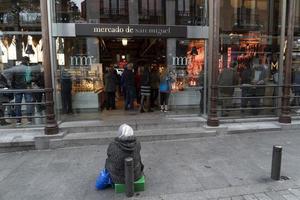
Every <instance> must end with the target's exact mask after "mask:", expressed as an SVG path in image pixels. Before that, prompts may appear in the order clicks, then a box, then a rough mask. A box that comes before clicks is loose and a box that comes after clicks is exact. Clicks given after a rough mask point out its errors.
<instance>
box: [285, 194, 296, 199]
mask: <svg viewBox="0 0 300 200" xmlns="http://www.w3.org/2000/svg"><path fill="white" fill-rule="evenodd" d="M282 196H283V197H284V198H285V199H286V200H299V199H300V198H299V197H296V196H295V195H293V194H284V195H282Z"/></svg>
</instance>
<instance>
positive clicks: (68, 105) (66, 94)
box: [61, 90, 73, 114]
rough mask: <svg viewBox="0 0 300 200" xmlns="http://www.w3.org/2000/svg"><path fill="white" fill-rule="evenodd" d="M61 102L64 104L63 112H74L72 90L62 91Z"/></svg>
mask: <svg viewBox="0 0 300 200" xmlns="http://www.w3.org/2000/svg"><path fill="white" fill-rule="evenodd" d="M61 100H62V101H61V104H62V113H63V114H66V113H72V112H73V109H72V93H71V91H69V90H68V91H64V90H63V91H62V92H61Z"/></svg>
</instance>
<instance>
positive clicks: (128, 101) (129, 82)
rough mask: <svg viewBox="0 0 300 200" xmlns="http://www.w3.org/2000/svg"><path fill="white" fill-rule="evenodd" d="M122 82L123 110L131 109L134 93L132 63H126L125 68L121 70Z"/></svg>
mask: <svg viewBox="0 0 300 200" xmlns="http://www.w3.org/2000/svg"><path fill="white" fill-rule="evenodd" d="M122 76H123V82H124V88H125V91H126V95H125V110H133V101H134V93H135V76H134V72H133V64H132V63H129V64H128V65H127V70H125V71H124V72H123V75H122Z"/></svg>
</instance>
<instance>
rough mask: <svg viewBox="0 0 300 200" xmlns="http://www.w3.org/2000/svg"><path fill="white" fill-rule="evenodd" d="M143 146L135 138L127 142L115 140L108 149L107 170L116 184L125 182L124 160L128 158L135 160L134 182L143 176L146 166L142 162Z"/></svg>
mask: <svg viewBox="0 0 300 200" xmlns="http://www.w3.org/2000/svg"><path fill="white" fill-rule="evenodd" d="M140 151H141V144H140V142H138V141H137V140H136V138H135V137H130V138H128V139H127V140H120V139H119V138H115V140H114V141H113V142H111V143H110V144H109V146H108V149H107V159H106V163H105V168H106V169H107V170H108V171H109V173H110V176H111V179H112V181H113V182H114V183H124V182H125V180H124V179H125V170H124V168H125V167H124V160H125V158H127V157H132V158H133V163H134V180H135V181H136V180H138V179H140V178H141V176H142V172H143V169H144V165H143V164H142V161H141V155H140Z"/></svg>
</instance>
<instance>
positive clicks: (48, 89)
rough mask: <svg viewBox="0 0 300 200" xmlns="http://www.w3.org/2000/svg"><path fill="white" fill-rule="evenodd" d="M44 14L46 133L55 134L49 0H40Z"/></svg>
mask: <svg viewBox="0 0 300 200" xmlns="http://www.w3.org/2000/svg"><path fill="white" fill-rule="evenodd" d="M40 4H41V5H40V6H41V16H42V21H41V23H42V39H43V66H44V77H45V97H46V124H45V134H46V135H53V134H57V133H58V126H57V122H56V120H55V114H54V102H53V85H52V69H51V56H50V37H49V23H48V0H40Z"/></svg>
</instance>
